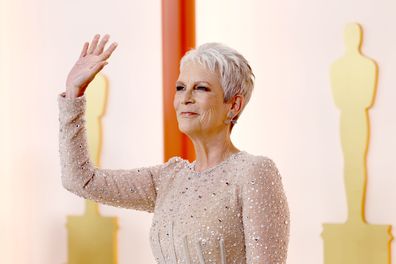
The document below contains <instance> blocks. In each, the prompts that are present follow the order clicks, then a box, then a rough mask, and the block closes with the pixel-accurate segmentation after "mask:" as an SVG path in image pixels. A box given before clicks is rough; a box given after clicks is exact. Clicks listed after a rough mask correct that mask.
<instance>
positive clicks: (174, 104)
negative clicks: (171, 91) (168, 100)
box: [173, 94, 179, 110]
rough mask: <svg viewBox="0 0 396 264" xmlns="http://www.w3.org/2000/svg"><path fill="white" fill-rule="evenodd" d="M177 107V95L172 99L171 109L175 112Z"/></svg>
mask: <svg viewBox="0 0 396 264" xmlns="http://www.w3.org/2000/svg"><path fill="white" fill-rule="evenodd" d="M178 105H179V98H178V96H177V94H175V95H174V97H173V108H174V109H175V110H177V107H178Z"/></svg>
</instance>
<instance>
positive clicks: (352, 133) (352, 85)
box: [322, 23, 393, 264]
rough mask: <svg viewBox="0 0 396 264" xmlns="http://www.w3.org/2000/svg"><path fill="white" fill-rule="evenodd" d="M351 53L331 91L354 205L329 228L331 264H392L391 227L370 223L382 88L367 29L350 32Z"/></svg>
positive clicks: (354, 27)
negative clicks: (374, 117)
mask: <svg viewBox="0 0 396 264" xmlns="http://www.w3.org/2000/svg"><path fill="white" fill-rule="evenodd" d="M344 38H345V46H346V53H345V54H344V56H343V57H341V58H340V59H339V60H337V61H335V62H334V63H333V65H332V66H331V73H330V77H331V87H332V91H333V97H334V101H335V104H336V106H337V107H338V108H339V110H340V132H341V144H342V150H343V156H344V183H345V191H346V198H347V206H348V218H347V221H346V222H345V223H339V224H331V223H326V224H323V232H322V238H323V240H324V261H325V264H390V261H391V257H390V243H391V241H392V239H393V237H392V234H391V226H390V225H374V224H368V223H367V222H366V219H365V194H366V183H367V170H366V160H367V150H368V145H369V132H370V129H369V128H370V126H369V115H368V109H369V108H370V107H371V106H372V105H373V103H374V99H375V93H376V86H377V75H378V67H377V64H376V63H375V62H374V61H373V60H371V59H369V58H367V57H365V56H363V55H362V54H361V51H360V47H361V42H362V28H361V26H360V25H359V24H357V23H350V24H347V25H346V28H345V35H344Z"/></svg>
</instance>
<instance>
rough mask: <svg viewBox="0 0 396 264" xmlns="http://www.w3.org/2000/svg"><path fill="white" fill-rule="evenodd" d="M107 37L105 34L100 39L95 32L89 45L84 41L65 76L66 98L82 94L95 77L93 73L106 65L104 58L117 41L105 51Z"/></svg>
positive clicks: (111, 50) (109, 53)
mask: <svg viewBox="0 0 396 264" xmlns="http://www.w3.org/2000/svg"><path fill="white" fill-rule="evenodd" d="M109 38H110V36H109V35H108V34H106V35H104V36H103V38H102V40H100V35H99V34H97V35H95V36H94V38H93V39H92V42H91V45H89V43H88V42H85V43H84V46H83V49H82V51H81V54H80V57H79V58H78V60H77V62H76V63H75V64H74V66H73V68H72V69H71V71H70V73H69V75H68V76H67V80H66V97H67V98H75V97H78V96H81V95H83V94H84V92H85V90H86V89H87V87H88V85H89V83H90V82H91V81H92V80H93V79H94V78H95V75H96V74H97V73H98V72H100V71H101V70H102V69H103V67H104V66H105V65H107V61H106V60H107V59H108V58H109V57H110V56H111V54H112V53H113V51H114V50H115V48H116V47H117V43H115V42H113V43H112V44H111V45H110V46H109V47H108V48H107V49H106V51H104V47H105V45H106V43H107V42H108V41H109ZM99 40H100V42H99ZM98 43H99V45H98Z"/></svg>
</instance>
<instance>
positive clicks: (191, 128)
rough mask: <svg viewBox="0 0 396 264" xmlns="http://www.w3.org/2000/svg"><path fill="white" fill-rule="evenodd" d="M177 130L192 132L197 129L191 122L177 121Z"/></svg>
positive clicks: (185, 132)
mask: <svg viewBox="0 0 396 264" xmlns="http://www.w3.org/2000/svg"><path fill="white" fill-rule="evenodd" d="M179 130H180V132H182V133H183V134H186V135H188V134H193V133H194V132H196V131H197V127H196V126H193V125H191V124H180V123H179Z"/></svg>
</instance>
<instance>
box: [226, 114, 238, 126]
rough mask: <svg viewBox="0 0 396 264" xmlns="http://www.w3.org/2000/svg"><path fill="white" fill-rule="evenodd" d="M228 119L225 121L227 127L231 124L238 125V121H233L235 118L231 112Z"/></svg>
mask: <svg viewBox="0 0 396 264" xmlns="http://www.w3.org/2000/svg"><path fill="white" fill-rule="evenodd" d="M227 117H228V118H227V119H226V120H224V123H225V124H226V125H228V124H229V123H233V124H234V125H235V124H236V122H237V121H236V120H232V119H233V118H234V113H233V112H232V111H231V112H228V114H227Z"/></svg>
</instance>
